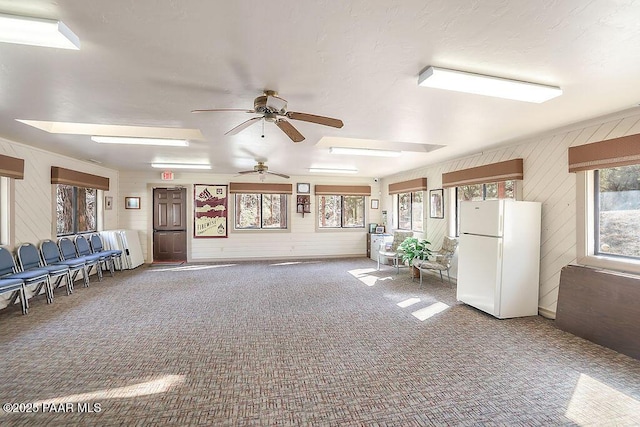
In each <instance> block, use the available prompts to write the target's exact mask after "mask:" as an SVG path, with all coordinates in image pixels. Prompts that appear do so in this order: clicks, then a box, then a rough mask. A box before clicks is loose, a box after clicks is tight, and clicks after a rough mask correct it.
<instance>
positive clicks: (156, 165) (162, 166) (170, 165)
mask: <svg viewBox="0 0 640 427" xmlns="http://www.w3.org/2000/svg"><path fill="white" fill-rule="evenodd" d="M151 167H152V168H158V169H211V165H205V164H202V163H151Z"/></svg>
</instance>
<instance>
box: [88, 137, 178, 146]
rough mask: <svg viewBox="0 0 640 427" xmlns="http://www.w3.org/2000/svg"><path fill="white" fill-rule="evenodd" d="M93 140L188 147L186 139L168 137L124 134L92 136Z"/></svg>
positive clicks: (105, 142) (103, 142) (108, 142)
mask: <svg viewBox="0 0 640 427" xmlns="http://www.w3.org/2000/svg"><path fill="white" fill-rule="evenodd" d="M91 140H92V141H94V142H97V143H99V144H128V145H164V146H170V147H188V146H189V141H187V140H186V139H168V138H130V137H123V136H92V137H91Z"/></svg>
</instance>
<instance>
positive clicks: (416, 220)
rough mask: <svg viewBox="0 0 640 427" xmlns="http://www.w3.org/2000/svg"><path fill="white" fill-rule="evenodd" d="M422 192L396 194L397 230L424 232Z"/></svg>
mask: <svg viewBox="0 0 640 427" xmlns="http://www.w3.org/2000/svg"><path fill="white" fill-rule="evenodd" d="M422 193H423V192H422V191H414V192H409V193H398V198H397V206H398V230H408V231H424V228H423V224H422V222H423V219H422V218H423V217H424V214H423V212H424V210H423V206H424V205H423V203H422V200H423V194H422Z"/></svg>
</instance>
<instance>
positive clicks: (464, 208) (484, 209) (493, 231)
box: [460, 200, 504, 236]
mask: <svg viewBox="0 0 640 427" xmlns="http://www.w3.org/2000/svg"><path fill="white" fill-rule="evenodd" d="M503 203H504V202H503V201H501V200H485V201H482V202H462V203H460V233H461V234H462V233H468V234H480V235H482V236H502V215H503Z"/></svg>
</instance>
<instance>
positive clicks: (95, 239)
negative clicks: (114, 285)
mask: <svg viewBox="0 0 640 427" xmlns="http://www.w3.org/2000/svg"><path fill="white" fill-rule="evenodd" d="M89 243H91V249H92V250H93V253H97V254H103V255H105V256H107V257H108V259H109V260H110V261H111V268H112V269H111V275H112V276H113V270H115V268H116V259H117V260H118V267H119V268H118V269H119V270H120V271H122V251H121V250H119V249H104V247H103V246H102V239H101V238H100V235H98V234H93V235H91V238H90V239H89Z"/></svg>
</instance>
